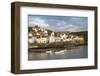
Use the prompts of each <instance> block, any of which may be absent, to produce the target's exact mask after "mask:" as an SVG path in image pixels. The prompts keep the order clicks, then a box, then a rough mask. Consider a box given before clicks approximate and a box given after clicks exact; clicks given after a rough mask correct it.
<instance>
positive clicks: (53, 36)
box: [49, 32, 55, 43]
mask: <svg viewBox="0 0 100 76" xmlns="http://www.w3.org/2000/svg"><path fill="white" fill-rule="evenodd" d="M53 42H55V33H54V32H52V33H51V35H50V36H49V43H53Z"/></svg>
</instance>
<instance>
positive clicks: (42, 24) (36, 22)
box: [29, 18, 49, 28]
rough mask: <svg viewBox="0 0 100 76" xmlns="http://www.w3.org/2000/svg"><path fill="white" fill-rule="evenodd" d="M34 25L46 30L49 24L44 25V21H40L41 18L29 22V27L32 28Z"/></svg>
mask: <svg viewBox="0 0 100 76" xmlns="http://www.w3.org/2000/svg"><path fill="white" fill-rule="evenodd" d="M34 25H38V26H40V27H42V28H46V27H48V26H49V24H47V23H46V21H45V20H43V19H41V18H34V19H32V20H31V21H29V26H30V27H33V26H34Z"/></svg>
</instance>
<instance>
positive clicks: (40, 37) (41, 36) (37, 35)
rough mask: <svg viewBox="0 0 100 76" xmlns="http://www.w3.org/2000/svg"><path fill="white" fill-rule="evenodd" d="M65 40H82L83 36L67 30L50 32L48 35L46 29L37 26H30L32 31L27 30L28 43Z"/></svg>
mask: <svg viewBox="0 0 100 76" xmlns="http://www.w3.org/2000/svg"><path fill="white" fill-rule="evenodd" d="M67 41H73V42H75V41H78V42H83V41H84V38H83V37H80V36H74V35H72V34H70V33H69V32H51V34H50V35H49V34H48V31H47V30H45V29H43V28H40V27H38V26H34V27H32V31H31V32H29V39H28V42H29V44H34V43H35V42H36V43H38V44H42V43H43V44H46V43H54V42H67Z"/></svg>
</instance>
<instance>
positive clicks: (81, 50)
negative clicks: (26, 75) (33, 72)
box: [28, 45, 88, 60]
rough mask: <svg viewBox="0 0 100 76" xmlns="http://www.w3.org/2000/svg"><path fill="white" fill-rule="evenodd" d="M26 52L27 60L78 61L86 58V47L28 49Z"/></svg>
mask: <svg viewBox="0 0 100 76" xmlns="http://www.w3.org/2000/svg"><path fill="white" fill-rule="evenodd" d="M28 51H29V52H28V60H55V59H78V58H87V57H88V48H87V46H86V45H85V46H78V47H73V48H70V49H66V48H63V49H54V48H51V49H29V50H28Z"/></svg>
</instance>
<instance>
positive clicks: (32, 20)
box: [29, 16, 88, 32]
mask: <svg viewBox="0 0 100 76" xmlns="http://www.w3.org/2000/svg"><path fill="white" fill-rule="evenodd" d="M87 23H88V18H87V17H61V18H60V17H55V16H53V17H52V16H30V17H29V26H30V27H33V26H35V25H38V26H40V27H41V28H45V29H50V30H52V31H55V32H57V31H71V32H77V31H86V30H87Z"/></svg>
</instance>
